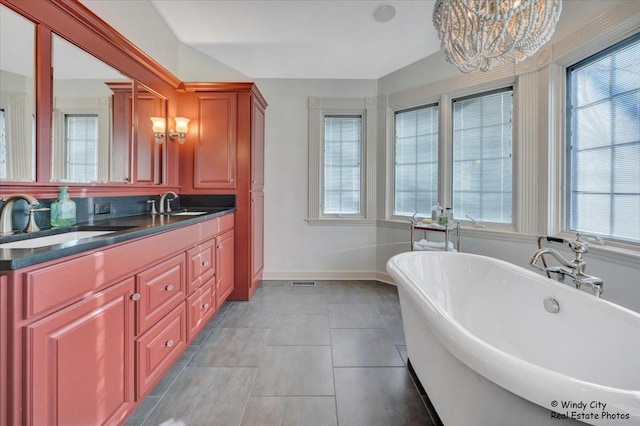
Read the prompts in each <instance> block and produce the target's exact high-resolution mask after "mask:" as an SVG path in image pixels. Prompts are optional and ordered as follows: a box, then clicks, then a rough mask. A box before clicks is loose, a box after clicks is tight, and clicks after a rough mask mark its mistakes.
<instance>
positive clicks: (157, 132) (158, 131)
mask: <svg viewBox="0 0 640 426" xmlns="http://www.w3.org/2000/svg"><path fill="white" fill-rule="evenodd" d="M151 123H153V125H152V129H153V136H155V138H156V143H157V144H161V143H162V142H164V132H165V129H166V128H167V125H166V122H165V120H164V117H151Z"/></svg>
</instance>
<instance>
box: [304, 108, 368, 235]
mask: <svg viewBox="0 0 640 426" xmlns="http://www.w3.org/2000/svg"><path fill="white" fill-rule="evenodd" d="M377 105H378V98H376V97H360V98H319V97H310V98H309V100H308V108H309V140H308V142H309V175H308V189H309V191H308V197H309V198H308V201H307V206H308V208H307V218H306V221H307V223H308V224H309V225H371V224H375V212H376V194H375V190H376V189H375V187H376V185H375V169H376V167H375V166H376V140H377V138H376V122H377V120H376V115H377V111H376V110H377ZM341 115H344V116H354V115H359V116H361V117H362V130H361V131H362V138H361V139H362V140H361V161H360V173H361V185H360V209H361V212H360V214H325V213H324V212H323V201H324V118H325V116H341Z"/></svg>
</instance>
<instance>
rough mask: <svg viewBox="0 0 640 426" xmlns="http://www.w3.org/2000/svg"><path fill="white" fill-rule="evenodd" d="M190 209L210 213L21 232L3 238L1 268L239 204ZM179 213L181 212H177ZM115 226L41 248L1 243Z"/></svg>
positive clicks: (154, 229)
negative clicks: (107, 232)
mask: <svg viewBox="0 0 640 426" xmlns="http://www.w3.org/2000/svg"><path fill="white" fill-rule="evenodd" d="M189 210H190V211H206V212H207V213H205V214H201V215H196V216H190V215H185V216H181V215H172V214H169V215H155V216H152V215H151V214H149V213H146V214H139V215H134V216H123V217H118V218H110V219H106V220H99V221H93V222H87V223H80V224H76V225H74V226H72V227H69V228H59V229H47V230H42V231H38V232H36V233H31V234H26V233H18V234H15V235H11V236H9V237H2V238H0V241H1V243H0V271H6V270H12V269H20V268H24V267H27V266H32V265H36V264H38V263H42V262H48V261H50V260H55V259H59V258H62V257H65V256H70V255H74V254H78V253H82V252H85V251H89V250H93V249H96V248H100V247H106V246H109V245H112V244H116V243H121V242H123V241H128V240H133V239H135V238H140V237H146V236H149V235H153V234H156V233H158V232H163V231H167V230H170V229H175V228H179V227H182V226H186V225H192V224H194V223H198V222H203V221H206V220H209V219H212V218H216V217H219V216H223V215H226V214H230V213H233V212H235V211H236V208H235V207H190V208H189ZM174 213H177V212H174ZM101 230H105V231H106V230H115V232H112V233H109V234H104V235H100V236H96V237H91V238H83V239H80V240H76V241H70V242H65V243H59V244H54V245H49V246H46V247H38V248H2V247H1V244H4V243H8V242H13V241H20V240H27V239H32V238H35V237H40V236H48V235H55V234H62V233H66V232H70V231H101Z"/></svg>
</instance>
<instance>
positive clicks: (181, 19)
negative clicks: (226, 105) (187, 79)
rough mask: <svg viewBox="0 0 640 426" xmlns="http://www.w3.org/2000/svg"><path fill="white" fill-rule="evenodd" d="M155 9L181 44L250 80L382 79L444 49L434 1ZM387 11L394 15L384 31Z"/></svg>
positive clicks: (198, 3) (155, 0)
mask: <svg viewBox="0 0 640 426" xmlns="http://www.w3.org/2000/svg"><path fill="white" fill-rule="evenodd" d="M151 3H152V5H153V6H154V8H155V9H156V10H157V11H158V13H159V14H160V15H161V17H162V18H163V19H164V21H165V22H166V23H167V25H168V26H169V28H170V29H171V31H172V32H173V33H174V35H175V36H176V37H177V38H178V40H180V41H181V42H182V43H185V44H187V45H189V46H191V47H193V48H195V49H197V50H200V51H201V52H203V53H205V54H206V55H209V56H211V57H213V58H215V59H217V60H218V61H220V62H223V63H225V64H226V65H228V66H230V67H232V68H235V69H236V70H238V71H240V72H241V73H243V74H245V75H247V76H249V77H251V78H335V79H338V78H339V79H378V78H380V77H382V76H384V75H387V74H389V73H391V72H393V71H395V70H397V69H399V68H402V67H404V66H406V65H409V64H411V63H413V62H415V61H417V60H419V59H422V58H424V57H425V56H428V55H431V54H432V53H435V52H437V51H438V50H439V49H440V43H439V41H438V37H437V34H436V31H435V29H434V28H433V24H432V23H431V14H432V11H433V5H434V3H435V0H389V1H382V2H381V1H379V0H375V1H368V0H355V1H353V0H288V1H281V0H208V1H203V0H181V1H180V0H151ZM382 5H390V6H393V7H394V8H395V12H396V13H395V16H394V17H393V19H391V20H390V21H388V22H386V23H380V22H377V21H376V20H375V19H374V11H375V10H376V9H377V8H378V7H379V6H382ZM387 10H389V9H387Z"/></svg>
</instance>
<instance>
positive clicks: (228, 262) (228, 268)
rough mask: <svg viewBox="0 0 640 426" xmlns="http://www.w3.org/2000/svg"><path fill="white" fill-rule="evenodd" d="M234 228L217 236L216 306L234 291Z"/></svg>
mask: <svg viewBox="0 0 640 426" xmlns="http://www.w3.org/2000/svg"><path fill="white" fill-rule="evenodd" d="M233 238H234V234H233V230H231V231H228V232H225V233H224V234H221V235H218V236H217V237H216V270H217V271H218V272H217V274H216V299H217V300H216V306H218V307H220V306H221V305H222V303H223V302H224V301H225V300H227V297H228V296H229V294H231V292H232V291H233V283H234V273H233V268H234V261H233V259H234V254H233V252H234V243H233Z"/></svg>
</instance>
